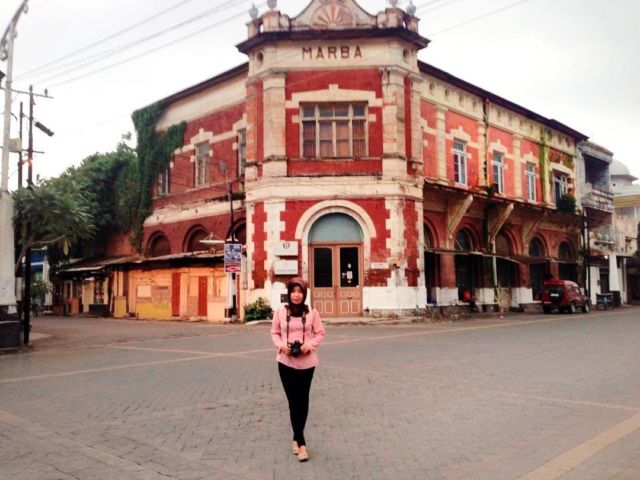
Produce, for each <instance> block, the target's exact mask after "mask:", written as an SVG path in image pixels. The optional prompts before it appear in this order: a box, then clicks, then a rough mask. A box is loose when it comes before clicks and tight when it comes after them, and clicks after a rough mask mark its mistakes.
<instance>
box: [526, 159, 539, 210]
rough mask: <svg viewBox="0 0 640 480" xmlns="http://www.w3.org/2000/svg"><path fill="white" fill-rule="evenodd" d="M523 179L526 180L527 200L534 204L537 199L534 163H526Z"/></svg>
mask: <svg viewBox="0 0 640 480" xmlns="http://www.w3.org/2000/svg"><path fill="white" fill-rule="evenodd" d="M524 175H525V178H526V180H527V200H529V201H530V202H535V201H537V199H538V194H537V192H536V165H535V163H530V162H528V163H527V165H526V167H525V171H524Z"/></svg>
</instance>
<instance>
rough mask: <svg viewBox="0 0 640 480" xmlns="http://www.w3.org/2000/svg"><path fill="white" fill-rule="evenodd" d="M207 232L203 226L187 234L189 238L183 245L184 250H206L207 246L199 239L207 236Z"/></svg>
mask: <svg viewBox="0 0 640 480" xmlns="http://www.w3.org/2000/svg"><path fill="white" fill-rule="evenodd" d="M208 236H209V234H208V233H207V231H206V230H205V229H204V228H197V229H195V230H194V231H192V232H191V233H190V234H189V239H188V240H187V242H186V245H185V251H187V252H201V251H203V250H207V248H208V247H207V246H206V245H205V244H204V243H201V242H200V240H204V239H205V238H207V237H208Z"/></svg>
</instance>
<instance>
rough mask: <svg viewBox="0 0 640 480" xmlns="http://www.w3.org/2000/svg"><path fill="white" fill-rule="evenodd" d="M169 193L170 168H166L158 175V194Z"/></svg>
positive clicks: (161, 195)
mask: <svg viewBox="0 0 640 480" xmlns="http://www.w3.org/2000/svg"><path fill="white" fill-rule="evenodd" d="M168 194H169V168H166V169H165V170H164V171H163V172H162V173H161V174H160V175H158V196H159V197H163V196H165V195H168Z"/></svg>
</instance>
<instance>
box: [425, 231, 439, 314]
mask: <svg viewBox="0 0 640 480" xmlns="http://www.w3.org/2000/svg"><path fill="white" fill-rule="evenodd" d="M434 248H435V241H434V239H433V234H432V233H431V230H430V229H429V227H424V280H425V287H426V289H427V303H428V304H432V303H435V301H436V287H437V286H438V256H437V254H436V253H435V251H434Z"/></svg>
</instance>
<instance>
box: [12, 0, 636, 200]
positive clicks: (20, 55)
mask: <svg viewBox="0 0 640 480" xmlns="http://www.w3.org/2000/svg"><path fill="white" fill-rule="evenodd" d="M413 2H414V4H415V5H416V6H417V7H418V9H417V14H416V15H417V16H418V17H419V18H420V19H421V22H420V33H421V34H422V35H423V36H426V37H427V38H429V39H430V40H431V43H430V45H429V46H428V47H427V48H426V49H424V50H423V51H422V52H421V53H420V55H419V58H420V59H421V60H422V61H425V62H427V63H430V64H432V65H434V66H436V67H438V68H441V69H443V70H445V71H447V72H449V73H450V74H452V75H455V76H457V77H460V78H462V79H464V80H466V81H468V82H470V83H473V84H475V85H477V86H479V87H481V88H484V89H485V90H488V91H490V92H492V93H494V94H497V95H499V96H501V97H504V98H506V99H508V100H511V101H513V102H515V103H517V104H519V105H522V106H523V107H526V108H528V109H530V110H533V111H534V112H536V113H538V114H540V115H543V116H545V117H547V118H553V119H556V120H558V121H560V122H562V123H564V124H566V125H568V126H570V127H572V128H574V129H575V130H578V131H579V132H582V133H584V134H585V135H587V136H589V137H590V140H591V141H594V142H596V143H598V144H600V145H602V146H604V147H606V148H607V149H609V150H611V151H613V152H614V154H615V158H616V159H617V160H620V161H621V162H623V163H625V164H626V165H627V166H628V167H629V168H630V170H631V173H632V174H634V175H635V176H637V177H640V155H639V154H638V153H637V148H636V145H635V142H636V141H638V139H640V115H639V114H638V110H639V107H640V62H638V61H637V58H638V52H640V29H637V28H636V27H637V23H638V21H640V2H638V1H637V0H608V1H605V0H413ZM20 3H21V0H3V1H2V2H0V32H2V33H3V32H4V30H5V29H6V27H7V25H8V24H9V21H10V19H11V17H12V16H13V14H14V13H15V11H16V9H17V8H18V6H19V5H20ZM255 3H256V5H257V6H258V7H259V10H260V13H262V12H264V11H265V10H266V9H267V7H266V6H265V3H266V2H261V1H256V2H255ZM308 3H309V1H308V0H279V1H278V8H279V10H280V11H281V12H283V13H285V14H288V15H290V16H295V15H297V14H298V13H300V12H301V11H302V10H303V9H304V7H305V6H306V5H307V4H308ZM359 4H360V5H361V6H362V7H363V8H364V9H365V10H367V11H368V12H369V13H373V14H375V13H377V12H378V11H380V10H382V9H384V8H385V6H386V2H385V1H384V0H361V1H359ZM407 4H408V0H404V1H400V6H402V7H403V8H404V7H406V5H407ZM250 6H251V1H246V0H244V1H243V0H89V1H87V0H30V2H29V11H28V13H27V14H23V15H22V17H21V18H20V22H19V24H18V37H17V38H16V43H15V57H14V68H13V72H14V85H13V88H14V89H18V90H28V88H29V85H31V84H32V85H33V86H34V91H35V92H37V93H43V92H44V90H45V88H46V89H47V90H48V94H49V95H50V96H51V97H53V98H52V99H43V98H40V99H37V100H36V105H35V107H34V118H35V119H36V120H38V121H40V122H41V123H42V124H44V125H46V126H47V127H48V128H49V129H50V130H53V131H54V132H55V135H54V136H53V137H51V138H49V137H47V136H45V135H44V134H43V133H41V132H39V131H38V130H34V145H35V150H37V151H42V152H44V153H42V154H37V155H36V156H35V157H34V175H35V176H39V177H41V178H47V177H51V176H56V175H59V174H60V173H62V172H63V171H64V170H65V169H66V168H68V167H70V166H73V165H79V164H80V162H81V161H82V159H83V158H85V157H87V156H89V155H91V154H93V153H95V152H106V151H111V150H113V149H115V147H116V146H117V144H118V143H119V142H120V141H122V139H123V135H126V134H127V132H132V133H133V132H134V128H133V124H132V123H131V113H132V112H133V111H134V110H136V109H138V108H140V107H144V106H146V105H148V104H150V103H152V102H154V101H156V100H159V99H162V98H165V97H167V96H169V95H171V94H173V93H175V92H178V91H181V90H183V89H185V88H187V87H189V86H191V85H194V84H197V83H199V82H201V81H203V80H206V79H208V78H211V77H213V76H216V75H218V74H219V73H222V72H224V71H225V70H227V69H229V68H232V67H234V66H236V65H239V64H241V63H244V62H245V61H246V57H245V56H244V55H243V54H241V53H239V52H238V51H237V49H236V47H235V45H236V44H238V43H240V42H241V41H243V40H245V39H246V26H245V24H246V22H248V21H249V15H248V13H247V11H248V9H249V8H250ZM163 12H165V13H163ZM194 19H195V20H194ZM145 20H148V21H146V22H145ZM136 25H137V26H136ZM132 26H135V28H130V27H132ZM123 30H125V32H124V33H122V34H120V35H116V34H118V33H119V32H121V31H123ZM143 39H147V40H145V41H142V40H143ZM79 50H80V52H78V51H79ZM75 52H78V53H75ZM72 54H73V55H72ZM107 54H109V56H106V55H107ZM88 62H91V63H88ZM6 66H7V65H6V62H1V63H0V70H2V71H4V72H6ZM41 67H44V68H41ZM37 68H40V70H36V71H33V70H34V69H37ZM2 98H4V93H3V94H2ZM21 101H22V102H24V105H25V111H26V109H27V108H28V107H27V106H28V102H27V97H26V96H24V95H16V96H14V102H13V106H12V112H13V113H14V114H17V113H18V111H19V103H20V102H21ZM17 136H18V128H17V124H14V125H13V127H12V137H17ZM127 143H128V144H129V145H130V146H132V147H133V146H135V137H134V138H133V139H132V140H129V141H127ZM25 145H26V141H25ZM14 157H15V155H12V158H11V166H10V187H11V188H15V186H16V185H17V165H16V163H17V157H16V158H14Z"/></svg>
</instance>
